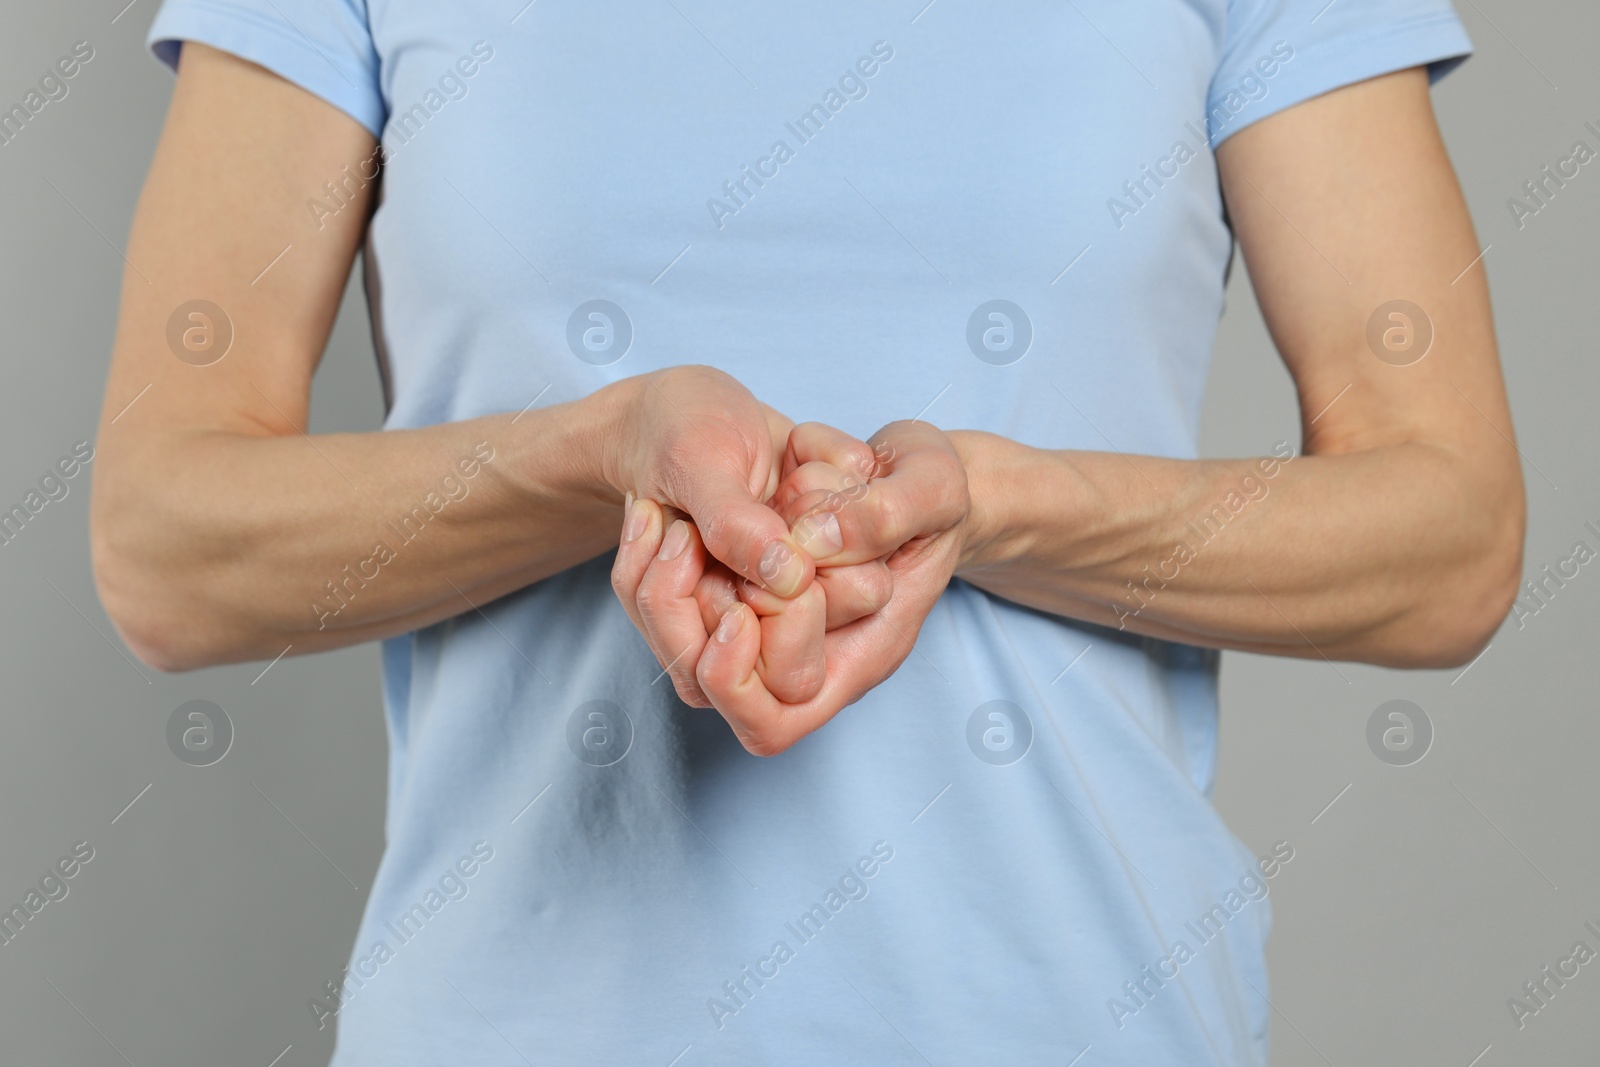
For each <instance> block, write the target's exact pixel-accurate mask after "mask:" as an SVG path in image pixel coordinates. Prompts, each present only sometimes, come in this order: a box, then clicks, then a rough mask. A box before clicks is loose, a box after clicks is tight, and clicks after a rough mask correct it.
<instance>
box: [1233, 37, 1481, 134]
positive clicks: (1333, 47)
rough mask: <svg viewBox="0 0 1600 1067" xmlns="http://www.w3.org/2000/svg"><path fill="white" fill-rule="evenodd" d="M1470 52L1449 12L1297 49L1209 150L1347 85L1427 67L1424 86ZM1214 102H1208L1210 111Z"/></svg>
mask: <svg viewBox="0 0 1600 1067" xmlns="http://www.w3.org/2000/svg"><path fill="white" fill-rule="evenodd" d="M1471 54H1472V40H1471V39H1470V38H1469V37H1468V36H1467V33H1466V30H1465V29H1463V28H1462V26H1461V23H1460V22H1459V21H1458V20H1457V19H1456V17H1455V16H1454V15H1453V14H1442V15H1430V16H1427V17H1425V18H1419V19H1414V20H1412V21H1410V22H1407V23H1402V24H1400V25H1385V26H1380V27H1375V28H1373V29H1370V30H1367V31H1364V32H1362V33H1357V34H1340V35H1338V36H1336V37H1332V38H1329V39H1327V40H1324V41H1319V42H1318V43H1317V44H1315V45H1313V46H1310V47H1307V48H1305V49H1303V50H1302V51H1301V52H1300V53H1299V54H1297V55H1296V56H1295V58H1294V59H1293V60H1292V61H1291V62H1290V63H1288V64H1286V65H1285V67H1284V68H1283V71H1282V74H1283V75H1285V76H1286V77H1285V78H1283V79H1282V80H1281V81H1280V82H1279V83H1278V84H1275V85H1273V86H1272V89H1271V93H1270V95H1269V96H1268V97H1267V98H1266V99H1264V100H1262V101H1261V102H1260V105H1259V106H1258V105H1255V104H1252V105H1250V106H1249V107H1247V108H1246V109H1245V110H1244V112H1243V113H1241V114H1240V115H1239V116H1238V119H1237V120H1236V121H1232V122H1229V123H1228V125H1227V127H1226V128H1225V129H1223V130H1220V131H1217V132H1216V133H1215V134H1214V135H1213V139H1212V146H1213V147H1215V146H1216V145H1219V144H1221V143H1222V142H1223V141H1226V140H1227V139H1228V138H1229V137H1232V136H1233V135H1234V134H1236V133H1238V132H1239V131H1240V130H1243V129H1246V128H1248V127H1250V126H1253V125H1254V124H1256V123H1257V122H1260V121H1261V120H1262V119H1264V118H1267V117H1268V116H1270V115H1276V114H1277V113H1278V112H1280V111H1285V110H1287V109H1289V108H1291V107H1293V106H1294V105H1296V104H1302V103H1304V102H1306V101H1307V100H1311V99H1313V98H1315V97H1318V96H1322V95H1323V94H1324V93H1330V92H1332V91H1333V90H1335V89H1342V88H1344V87H1345V86H1347V85H1354V84H1356V83H1357V82H1362V81H1366V80H1367V79H1369V78H1376V77H1378V76H1379V75H1383V74H1392V73H1394V72H1395V71H1397V70H1407V69H1409V68H1411V67H1420V66H1423V65H1426V66H1427V67H1428V78H1429V81H1430V83H1431V82H1436V81H1438V80H1439V79H1440V78H1442V77H1444V76H1445V75H1446V74H1448V73H1450V71H1452V70H1454V69H1455V68H1456V67H1458V66H1460V65H1461V63H1462V62H1463V61H1464V60H1465V59H1466V58H1467V57H1468V56H1469V55H1471ZM1216 104H1217V101H1215V100H1212V101H1210V102H1209V107H1214V106H1215V105H1216Z"/></svg>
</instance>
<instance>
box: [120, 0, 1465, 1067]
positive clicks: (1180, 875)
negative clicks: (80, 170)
mask: <svg viewBox="0 0 1600 1067" xmlns="http://www.w3.org/2000/svg"><path fill="white" fill-rule="evenodd" d="M919 8H920V10H919ZM183 40H196V41H203V42H206V43H208V44H210V45H213V46H215V47H218V48H222V49H226V50H228V51H231V52H234V53H237V54H238V55H240V56H243V57H244V58H246V59H250V60H253V61H254V62H256V63H259V64H261V65H262V66H264V67H266V68H268V69H270V70H273V71H275V72H277V73H278V74H280V75H282V76H283V77H285V78H287V79H289V80H290V81H292V82H295V83H297V84H299V85H301V86H303V87H304V88H306V89H307V90H309V91H310V92H312V93H315V94H317V95H318V96H320V97H322V98H324V99H326V100H327V101H329V102H330V103H332V104H333V105H334V106H336V107H338V108H340V109H342V110H343V111H345V112H347V113H348V114H349V115H351V116H352V117H354V118H355V119H356V120H357V121H359V122H361V123H362V124H364V125H365V126H366V127H367V128H369V129H370V130H372V131H373V132H374V133H378V134H381V137H382V140H383V145H384V152H383V161H384V167H383V172H382V182H381V193H380V196H379V206H378V208H377V212H376V215H375V217H374V218H373V221H372V225H371V230H370V237H369V240H368V244H367V248H366V269H367V284H368V294H369V297H370V299H371V304H372V311H373V317H374V333H375V336H376V339H377V347H378V350H379V353H380V357H381V359H382V362H383V369H384V381H385V389H386V393H387V400H388V403H389V413H388V419H387V425H388V426H389V427H392V428H404V427H417V426H425V425H429V424H433V423H438V422H442V421H447V420H457V419H464V418H469V417H472V416H477V415H482V414H485V413H490V412H506V411H518V410H521V409H522V408H524V407H525V406H527V405H529V404H530V403H532V404H533V405H534V406H536V407H537V406H541V405H547V404H554V403H557V402H561V401H567V400H572V399H574V398H577V397H579V396H582V395H584V394H587V393H589V392H591V391H593V390H594V389H596V388H598V387H600V386H601V385H603V384H605V383H607V382H610V381H613V380H616V379H620V378H623V377H627V376H631V375H635V374H639V373H641V372H644V371H649V370H654V369H657V368H662V367H669V366H673V365H676V364H683V363H709V364H712V365H715V366H718V367H721V368H723V369H725V370H727V371H729V372H730V373H732V374H733V375H734V376H736V377H737V378H738V379H740V380H741V381H743V382H744V383H746V384H747V385H748V386H749V387H750V388H751V389H752V390H753V391H754V392H755V394H756V395H757V396H759V397H761V398H762V399H764V400H766V401H768V402H770V403H771V404H773V405H774V406H775V407H777V408H779V409H780V410H782V411H784V412H785V413H786V414H788V415H790V416H791V417H793V418H795V419H797V420H807V419H815V420H820V421H823V422H827V423H830V424H832V425H835V426H838V427H840V428H842V429H845V430H848V431H850V432H852V433H855V434H857V435H858V436H863V437H864V436H866V435H868V434H870V433H872V432H873V431H874V430H876V429H877V428H878V427H879V426H881V425H883V424H884V423H887V422H889V421H891V420H894V419H901V418H910V417H914V416H917V415H918V414H922V415H923V417H925V418H927V419H928V420H929V421H931V422H934V423H935V424H937V425H940V426H944V427H948V428H979V429H985V430H990V431H994V432H996V433H1000V434H1005V435H1007V436H1010V437H1013V438H1016V439H1018V440H1021V441H1024V442H1027V443H1029V444H1032V445H1037V446H1040V447H1046V448H1069V449H1094V450H1106V449H1110V448H1113V447H1114V448H1116V449H1120V450H1123V451H1128V452H1141V453H1149V454H1155V455H1162V456H1173V457H1180V458H1188V457H1193V456H1194V455H1195V454H1196V435H1197V430H1198V422H1199V415H1200V406H1201V399H1202V395H1203V390H1204V383H1205V378H1206V372H1207V366H1208V362H1209V357H1210V350H1211V345H1212V340H1213V336H1214V333H1215V330H1216V325H1217V320H1218V316H1219V314H1220V313H1221V309H1222V295H1223V279H1224V272H1225V269H1226V266H1227V263H1228V260H1229V255H1230V248H1231V240H1230V233H1229V230H1228V227H1227V225H1226V222H1225V220H1224V216H1223V211H1222V202H1221V197H1220V194H1219V189H1218V181H1217V171H1216V166H1215V160H1214V156H1213V153H1212V147H1213V146H1214V145H1215V144H1216V143H1220V142H1221V140H1223V139H1225V138H1226V137H1228V136H1231V135H1232V134H1234V133H1236V132H1238V131H1239V130H1241V129H1243V128H1244V127H1246V126H1248V125H1249V124H1251V123H1253V122H1256V121H1258V120H1260V119H1262V118H1265V117H1266V116H1268V115H1271V114H1272V113H1274V112H1276V111H1279V110H1281V109H1283V108H1286V107H1289V106H1291V105H1293V104H1296V103H1299V102H1301V101H1304V100H1306V99H1308V98H1310V97H1312V96H1315V95H1317V94H1320V93H1323V92H1326V91H1328V90H1331V89H1334V88H1337V87H1339V86H1342V85H1346V84H1349V83H1352V82H1355V81H1358V80H1361V79H1364V78H1368V77H1371V76H1375V75H1378V74H1381V73H1386V72H1389V71H1392V70H1397V69H1401V68H1405V67H1409V66H1415V65H1419V64H1425V63H1426V64H1433V73H1434V74H1435V75H1438V74H1440V73H1442V72H1443V71H1444V70H1445V69H1447V68H1448V67H1449V66H1451V65H1453V62H1455V61H1456V60H1458V59H1459V57H1461V56H1463V55H1465V54H1466V53H1467V52H1468V51H1469V49H1470V44H1469V42H1468V40H1467V37H1466V35H1465V33H1464V31H1463V29H1462V27H1461V25H1460V24H1459V22H1458V21H1457V19H1456V17H1455V15H1454V13H1453V12H1452V10H1451V8H1450V6H1449V3H1448V2H1447V0H1382V2H1380V0H1336V2H1333V3H1328V2H1327V0H1156V2H1152V3H1141V4H1127V3H1123V4H1112V3H1106V2H1102V0H1087V2H1079V3H1076V4H1074V3H1056V2H1049V3H1046V2H1043V0H1013V2H1004V0H1003V2H998V3H958V2H956V0H944V2H942V3H939V2H934V3H928V4H926V5H924V4H922V3H921V0H912V2H911V3H909V4H899V5H891V4H884V3H861V2H860V0H854V2H844V0H817V2H812V3H806V4H798V5H768V4H749V3H733V2H729V0H668V2H665V3H637V4H636V3H620V2H618V0H586V2H582V3H579V2H573V0H543V2H533V0H528V2H526V3H525V0H495V2H493V3H490V2H486V0H456V2H451V3H419V2H412V3H401V2H395V0H369V2H367V3H362V2H360V0H167V3H166V4H165V6H164V7H163V8H162V11H161V13H160V16H159V17H158V18H157V19H156V22H155V25H154V28H153V29H152V31H151V41H152V43H153V45H154V47H155V49H156V51H157V54H158V55H160V56H161V57H162V58H163V59H165V60H167V61H168V62H171V61H173V60H174V59H175V58H176V55H177V51H178V47H179V45H178V42H180V41H183ZM1208 142H1209V143H1208ZM376 167H377V160H373V161H371V163H370V165H363V166H361V167H356V168H352V169H351V170H349V171H347V172H345V173H342V174H336V175H335V174H330V175H328V179H329V184H328V185H326V186H324V187H323V188H322V189H320V190H319V189H308V190H307V192H306V196H307V201H308V202H307V207H306V210H307V211H308V213H309V214H310V215H311V216H312V217H315V218H320V217H325V216H326V215H328V214H332V213H335V212H337V211H339V210H340V209H341V206H342V203H343V199H344V198H345V196H347V195H348V192H347V191H348V190H349V189H353V188H354V187H355V186H356V185H357V184H359V182H361V181H362V180H365V179H369V178H371V177H372V176H373V175H374V173H375V172H376ZM342 190H343V192H342ZM1266 450H1267V449H1266V448H1265V447H1264V449H1263V451H1266ZM482 453H483V454H487V455H489V456H490V457H491V458H489V459H487V460H486V459H484V456H483V455H482V454H480V455H479V456H478V457H476V459H475V460H474V459H473V457H461V460H462V462H461V463H460V465H459V466H460V469H459V471H456V470H452V469H450V468H449V467H448V466H447V467H444V468H442V469H441V470H439V471H431V470H419V471H417V479H418V503H419V510H416V511H413V512H411V513H408V514H407V515H406V516H400V515H393V516H390V515H373V516H372V519H373V524H374V533H375V535H376V536H377V537H378V538H380V539H381V540H382V541H383V543H384V544H385V546H386V547H387V548H388V549H390V551H391V553H392V554H393V555H394V556H396V557H398V558H400V559H402V560H403V558H404V555H405V551H406V550H405V547H404V546H405V544H406V542H407V540H408V539H409V538H412V537H426V536H427V532H426V526H427V524H428V522H430V521H431V516H432V515H433V514H437V513H438V512H439V511H441V510H442V509H443V508H446V507H448V506H450V504H451V502H452V501H453V500H454V499H457V498H458V497H459V494H460V493H462V492H470V491H472V485H473V480H472V475H471V474H468V473H467V471H469V470H471V471H472V472H473V473H478V472H480V471H481V466H475V463H476V464H482V463H484V462H488V463H493V462H494V459H493V458H492V456H493V454H494V442H493V441H489V442H487V443H486V446H485V447H484V448H483V449H482ZM1261 484H1262V485H1264V486H1267V487H1269V488H1270V484H1271V483H1270V478H1267V477H1266V476H1265V474H1263V481H1262V482H1261ZM429 493H432V496H427V495H426V494H429ZM1240 499H1245V500H1246V503H1245V504H1241V505H1240V507H1244V506H1246V504H1247V503H1248V499H1246V498H1240ZM1229 507H1230V509H1232V513H1233V514H1235V515H1237V514H1241V512H1239V511H1238V510H1237V509H1234V508H1233V507H1232V505H1231V504H1230V505H1229ZM1196 518H1197V520H1200V519H1201V516H1196ZM1062 521H1063V522H1067V521H1071V519H1070V516H1069V515H1066V514H1063V517H1062ZM1208 521H1210V522H1212V523H1213V524H1225V523H1226V522H1227V521H1229V515H1228V514H1226V513H1224V514H1222V515H1221V517H1220V518H1212V519H1210V520H1208ZM618 523H619V526H620V523H621V515H620V514H619V515H618ZM1219 528H1220V527H1219ZM1202 529H1204V530H1210V529H1211V527H1210V526H1207V525H1206V523H1205V522H1204V521H1202V522H1200V523H1199V524H1198V525H1197V526H1196V527H1195V528H1194V534H1195V536H1196V537H1197V538H1204V537H1206V536H1210V534H1207V533H1202ZM1151 563H1152V565H1153V566H1157V565H1159V566H1165V567H1169V568H1170V567H1171V566H1175V564H1169V563H1166V562H1165V561H1163V560H1152V561H1151ZM382 565H384V563H383V560H382V559H381V558H378V559H375V561H372V562H366V563H365V567H366V568H367V569H366V570H365V573H369V574H370V573H371V570H370V568H372V567H381V566H382ZM609 567H610V560H609V556H608V557H604V558H600V559H596V560H593V561H591V562H589V563H587V564H584V565H582V566H579V567H575V568H573V569H572V570H570V571H567V572H565V573H562V574H559V575H557V576H555V577H552V578H550V579H547V580H545V581H543V582H540V583H538V584H537V585H534V586H531V587H529V588H527V589H525V590H522V591H521V592H518V593H515V594H513V595H510V596H507V597H505V598H503V599H501V600H499V601H497V602H495V603H493V604H490V605H486V606H484V607H483V610H482V613H481V614H480V613H478V612H467V613H465V614H463V615H461V616H459V617H458V618H455V619H452V620H450V621H447V622H443V623H439V624H438V625H435V626H430V627H428V628H426V629H424V630H420V631H418V632H416V633H414V634H410V635H407V636H403V637H398V638H394V639H392V640H389V641H387V642H386V643H385V645H384V692H385V700H386V706H387V715H388V723H389V729H390V740H391V755H390V760H391V763H390V776H389V808H388V816H387V837H388V848H387V851H386V852H385V854H384V858H383V862H382V866H381V867H380V869H379V873H378V877H377V882H376V884H375V885H374V887H373V889H372V893H371V899H370V901H369V902H368V905H367V911H366V915H365V918H364V920H363V922H362V926H361V930H360V933H359V935H358V936H357V938H356V942H355V945H354V949H353V951H352V954H351V957H350V971H349V974H348V976H347V977H346V978H345V980H344V982H343V988H342V990H340V991H339V992H338V994H337V995H335V994H334V993H331V992H328V991H323V990H308V1009H309V1010H308V1012H307V1014H306V1025H307V1027H308V1028H314V1027H316V1026H317V1025H318V1024H319V1023H320V1024H323V1025H333V1024H334V1023H335V1022H336V1023H337V1026H338V1030H339V1034H338V1048H337V1052H336V1054H335V1057H334V1062H335V1064H337V1065H338V1067H361V1065H369V1064H371V1065H383V1067H393V1065H398V1064H522V1063H529V1064H539V1065H544V1064H621V1063H632V1064H657V1065H661V1067H666V1065H668V1064H673V1065H676V1067H696V1065H701V1064H740V1065H744V1064H857V1063H870V1064H924V1063H936V1064H1056V1065H1061V1064H1066V1063H1068V1062H1069V1061H1073V1058H1074V1057H1076V1056H1079V1055H1080V1054H1081V1055H1082V1057H1083V1058H1082V1059H1081V1060H1079V1061H1075V1062H1078V1063H1081V1064H1082V1065H1083V1067H1090V1065H1096V1064H1129V1065H1139V1067H1148V1065H1152V1064H1186V1065H1187V1064H1227V1065H1236V1064H1259V1063H1263V1062H1264V1061H1265V1057H1266V1042H1267V1029H1268V1017H1269V1014H1270V1009H1269V1006H1268V1004H1267V1002H1266V999H1265V997H1266V994H1267V980H1266V976H1265V973H1264V967H1263V946H1264V941H1265V938H1266V934H1267V929H1268V926H1269V915H1270V911H1269V904H1268V900H1267V893H1268V891H1269V889H1270V879H1271V877H1272V876H1273V875H1276V874H1277V873H1278V872H1279V871H1280V870H1281V869H1282V866H1283V864H1285V863H1287V862H1290V861H1291V860H1292V857H1293V842H1286V843H1282V844H1280V845H1279V846H1277V847H1276V848H1275V850H1274V852H1273V853H1271V854H1268V855H1267V856H1265V857H1257V856H1253V855H1251V854H1249V853H1248V852H1247V851H1246V850H1245V848H1244V847H1243V846H1242V844H1241V843H1240V842H1239V841H1238V840H1237V839H1236V838H1235V837H1234V836H1233V835H1232V834H1231V833H1230V832H1229V831H1228V829H1227V827H1225V826H1224V825H1223V824H1222V822H1221V821H1220V819H1219V818H1218V817H1217V814H1216V812H1215V811H1214V810H1213V808H1212V806H1211V804H1210V802H1209V796H1210V791H1211V784H1212V771H1213V766H1214V761H1215V748H1216V732H1217V706H1216V672H1217V656H1216V654H1215V653H1213V652H1209V651H1205V650H1201V649H1198V648H1192V647H1188V646H1184V645H1180V644H1174V643H1170V642H1164V641H1157V640H1151V639H1145V638H1139V637H1136V636H1133V635H1131V634H1129V633H1124V632H1118V631H1117V630H1115V629H1110V628H1100V627H1094V626H1086V625H1081V624H1077V623H1073V622H1070V621H1067V620H1064V619H1060V618H1056V617H1053V616H1050V615H1048V614H1044V613H1041V612H1037V611H1031V610H1028V609H1026V608H1022V607H1018V606H1016V605H1014V604H1011V603H1008V602H1007V601H1004V600H1001V599H998V598H996V597H993V596H990V595H988V594H986V593H984V592H981V591H980V590H978V589H976V588H974V587H972V586H970V585H967V584H965V583H963V582H960V581H957V582H954V583H953V584H952V585H951V587H950V589H949V590H948V591H947V592H946V593H945V595H944V596H943V597H942V599H941V600H940V601H939V603H938V604H937V606H936V607H935V608H934V610H933V612H932V614H931V615H930V616H929V618H928V621H927V625H926V626H925V627H924V629H923V631H922V635H921V638H920V640H919V642H918V644H917V647H916V650H915V651H914V652H913V653H912V654H911V656H910V658H909V659H907V660H906V662H905V664H904V665H903V666H902V667H901V668H900V670H899V671H898V672H897V673H896V674H895V675H894V676H893V677H892V678H890V679H889V680H888V681H887V682H885V683H884V684H883V685H882V686H880V687H879V688H877V689H876V690H874V691H873V692H872V693H870V694H869V695H867V696H866V697H865V698H864V699H862V700H861V701H860V702H859V703H857V704H855V705H854V706H852V707H850V708H847V709H846V710H845V711H844V712H843V713H841V714H840V715H839V716H838V718H837V719H835V720H834V721H833V722H831V723H829V724H828V725H827V726H825V727H824V728H822V729H821V730H820V731H818V732H817V733H816V734H814V735H812V736H811V737H808V738H807V739H805V740H804V741H802V742H801V743H800V744H798V745H797V746H795V748H794V749H793V750H791V751H789V752H787V753H784V754H783V755H781V756H778V757H776V758H772V759H758V758H756V757H754V756H750V755H748V754H746V753H745V752H744V751H743V749H741V748H740V746H739V744H738V742H737V741H736V740H735V739H734V737H733V735H732V733H731V732H730V731H729V729H728V727H727V726H726V725H725V724H724V723H723V721H722V720H721V719H720V718H719V717H718V716H717V715H716V714H715V713H714V712H709V711H702V710H694V709H689V708H686V707H684V706H683V705H681V704H679V703H678V702H677V700H676V699H675V697H674V695H673V692H672V689H671V687H670V685H669V684H668V683H667V682H666V681H665V680H660V681H658V680H657V679H658V677H659V673H660V668H659V667H658V666H657V664H656V661H655V659H654V658H653V657H652V656H651V654H650V653H649V651H648V650H647V649H646V646H645V644H644V642H643V640H642V639H641V638H640V637H639V635H638V634H637V633H636V632H635V631H634V628H633V626H632V625H631V624H630V623H629V621H628V618H627V616H626V615H625V614H624V613H623V610H622V608H621V607H620V606H619V605H618V604H617V602H616V600H615V598H614V596H613V595H612V593H611V590H610V588H609V584H608V571H609ZM1168 573H1169V574H1170V570H1169V571H1168ZM315 577H316V581H320V580H321V578H322V577H324V576H315ZM316 581H312V580H310V579H308V588H309V587H310V586H312V585H314V584H316ZM345 589H346V590H347V591H348V592H349V595H350V596H358V595H359V586H358V585H353V584H348V583H347V584H346V586H345ZM325 603H327V604H328V605H329V610H332V609H333V608H336V607H337V606H338V601H337V600H333V599H331V598H330V599H328V600H327V601H325ZM311 610H313V609H308V620H309V618H310V611H311ZM1108 618H1109V616H1108ZM1086 1049H1087V1050H1088V1051H1087V1052H1085V1050H1086ZM675 1057H676V1058H675Z"/></svg>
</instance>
